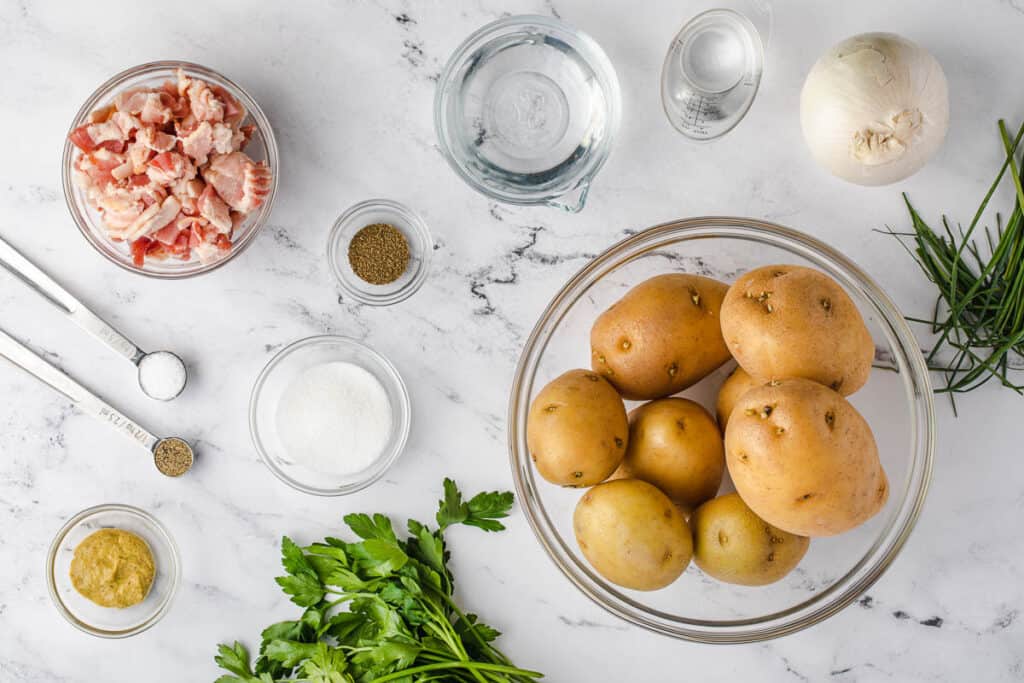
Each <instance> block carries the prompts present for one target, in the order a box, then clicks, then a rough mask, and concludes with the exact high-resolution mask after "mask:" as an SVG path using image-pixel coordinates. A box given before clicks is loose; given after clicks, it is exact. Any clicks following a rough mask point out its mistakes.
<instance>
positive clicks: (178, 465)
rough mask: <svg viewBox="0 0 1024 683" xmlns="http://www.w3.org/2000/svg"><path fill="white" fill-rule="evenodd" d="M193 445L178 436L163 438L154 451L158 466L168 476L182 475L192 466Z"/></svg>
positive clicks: (154, 458)
mask: <svg viewBox="0 0 1024 683" xmlns="http://www.w3.org/2000/svg"><path fill="white" fill-rule="evenodd" d="M193 459H194V455H193V453H192V447H191V446H189V445H188V444H187V443H185V442H184V441H182V440H181V439H179V438H177V437H173V436H172V437H170V438H168V439H162V440H161V441H160V442H159V443H157V445H156V450H154V451H153V460H154V462H156V468H157V469H158V470H160V472H161V473H163V474H166V475H167V476H168V477H180V476H181V475H183V474H185V473H186V472H188V471H189V469H191V468H192V461H193Z"/></svg>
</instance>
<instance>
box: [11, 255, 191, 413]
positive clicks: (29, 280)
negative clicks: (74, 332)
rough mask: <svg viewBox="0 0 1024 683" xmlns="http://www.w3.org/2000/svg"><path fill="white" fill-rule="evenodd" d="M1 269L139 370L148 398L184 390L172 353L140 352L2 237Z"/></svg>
mask: <svg viewBox="0 0 1024 683" xmlns="http://www.w3.org/2000/svg"><path fill="white" fill-rule="evenodd" d="M0 266H3V267H4V268H6V269H7V270H9V271H10V272H11V273H12V274H14V275H16V276H17V277H18V278H19V279H20V280H21V281H22V282H24V283H25V284H27V285H28V286H29V287H31V288H32V289H34V290H36V291H37V292H39V293H40V294H42V295H43V297H45V298H46V300H47V301H49V302H50V303H52V304H53V305H54V306H56V307H57V308H59V309H60V310H62V311H64V313H66V314H67V315H68V317H70V318H71V319H72V320H74V321H75V322H76V323H78V325H79V326H80V327H81V328H82V329H84V330H85V331H86V332H89V333H90V334H92V335H93V336H94V337H96V338H97V339H99V340H100V341H102V342H104V343H105V344H106V345H107V346H109V347H110V348H112V349H114V350H115V351H117V352H118V353H119V354H121V355H122V356H124V357H125V358H127V359H128V360H130V361H131V362H132V363H134V364H135V365H136V367H138V369H139V370H138V372H139V386H140V387H142V391H143V392H144V393H145V394H146V395H147V396H149V397H150V398H154V399H156V400H158V401H170V400H171V399H174V398H177V397H178V395H180V394H181V392H182V391H184V389H185V384H186V383H187V382H188V370H187V369H186V368H185V363H184V362H183V361H182V360H181V358H179V357H178V356H177V355H175V354H173V353H171V352H170V351H154V352H152V353H146V352H145V351H143V350H142V349H140V348H139V347H138V346H136V345H135V344H134V343H133V342H132V341H131V340H130V339H128V337H126V336H124V335H123V334H121V333H120V332H118V331H117V330H115V329H114V328H113V327H112V326H111V325H110V324H109V323H107V322H106V321H105V320H103V318H101V317H99V316H98V315H96V314H95V313H93V312H92V311H90V310H89V309H88V308H86V306H85V304H83V303H82V302H81V301H79V300H78V299H76V298H75V297H74V296H72V295H71V293H70V292H68V291H67V290H66V289H64V288H63V287H61V286H60V285H59V284H57V282H56V281H55V280H54V279H53V278H51V277H50V276H49V275H47V274H46V273H44V272H43V271H42V270H40V269H39V268H38V267H36V266H35V264H33V263H32V262H31V261H29V260H28V259H27V258H25V257H24V256H22V255H21V254H20V253H19V252H18V251H16V250H15V249H14V247H12V246H11V245H10V244H8V243H7V242H5V241H4V240H3V239H2V238H0Z"/></svg>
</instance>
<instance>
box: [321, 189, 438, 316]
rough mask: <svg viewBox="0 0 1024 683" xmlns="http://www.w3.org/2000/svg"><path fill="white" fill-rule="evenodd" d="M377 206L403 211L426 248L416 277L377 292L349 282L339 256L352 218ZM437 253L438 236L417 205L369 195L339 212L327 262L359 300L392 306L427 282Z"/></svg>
mask: <svg viewBox="0 0 1024 683" xmlns="http://www.w3.org/2000/svg"><path fill="white" fill-rule="evenodd" d="M374 208H379V209H382V210H385V211H390V212H393V213H395V214H398V215H400V216H401V217H402V218H404V219H405V220H406V222H408V223H409V225H410V226H411V227H412V229H413V231H414V232H415V233H416V235H417V237H419V239H421V240H422V241H423V244H424V248H423V251H422V253H421V254H420V255H419V256H420V258H419V265H418V267H417V268H416V272H415V274H414V275H413V277H412V278H410V280H409V281H408V282H407V283H405V285H403V286H402V287H400V288H399V289H396V290H395V291H393V292H391V293H389V294H383V295H380V294H373V293H371V292H369V291H364V290H360V289H357V288H356V287H355V286H353V285H352V284H351V283H349V282H348V280H346V279H345V277H344V276H343V275H342V271H341V267H340V266H339V265H338V261H337V259H336V258H335V254H336V252H337V251H338V250H339V249H340V248H341V245H340V241H341V235H342V232H343V231H344V230H345V227H346V226H347V224H348V222H349V221H351V220H352V218H353V217H354V216H356V214H358V213H360V212H362V211H366V210H372V209H374ZM433 254H434V237H433V235H431V234H430V228H428V227H427V223H426V221H424V220H423V218H422V217H421V216H420V215H419V214H418V213H416V212H415V211H414V210H413V209H411V208H409V207H408V206H406V205H405V204H403V203H401V202H399V201H395V200H393V199H383V198H374V199H365V200H363V201H361V202H357V203H356V204H353V205H352V206H350V207H348V208H347V209H345V211H343V212H342V213H341V215H340V216H338V218H337V219H336V220H335V221H334V225H332V226H331V232H330V233H329V234H328V236H327V263H328V265H329V266H330V268H331V273H332V274H333V275H334V279H335V280H337V282H338V285H339V286H340V287H341V289H342V290H343V291H344V292H345V293H346V294H348V295H349V296H351V297H352V298H353V299H355V300H356V301H358V302H359V303H362V304H367V305H369V306H390V305H392V304H397V303H400V302H402V301H405V300H406V299H408V298H409V297H411V296H412V295H413V294H415V293H416V292H418V291H419V289H420V287H422V286H423V283H424V282H426V279H427V274H428V273H429V272H430V261H431V258H432V257H433ZM356 277H358V276H356Z"/></svg>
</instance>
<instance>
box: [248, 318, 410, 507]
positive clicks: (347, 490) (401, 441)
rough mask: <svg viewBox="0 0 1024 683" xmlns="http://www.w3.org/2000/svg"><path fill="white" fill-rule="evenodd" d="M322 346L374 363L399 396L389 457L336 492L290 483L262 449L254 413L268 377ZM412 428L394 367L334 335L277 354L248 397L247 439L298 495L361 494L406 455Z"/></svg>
mask: <svg viewBox="0 0 1024 683" xmlns="http://www.w3.org/2000/svg"><path fill="white" fill-rule="evenodd" d="M321 344H341V345H343V346H348V347H350V348H353V349H355V350H356V351H357V352H359V353H360V354H363V355H364V357H366V358H369V359H370V360H371V361H372V362H373V363H376V364H377V366H378V367H379V368H381V369H382V370H383V371H384V373H385V374H386V375H387V377H388V380H389V381H391V382H392V383H393V386H394V388H395V389H396V391H397V393H398V395H399V405H398V406H393V407H392V409H393V410H394V411H395V418H396V420H395V429H396V430H397V432H398V433H399V438H398V440H397V441H396V442H395V445H394V447H393V448H392V449H391V452H390V453H387V454H386V456H385V457H381V458H380V459H379V460H378V461H377V464H376V466H375V467H373V469H370V470H368V476H367V477H366V478H365V479H361V480H359V481H357V482H353V483H351V484H346V485H344V486H341V487H339V488H330V489H324V488H318V487H315V486H309V485H307V484H303V483H302V482H300V481H297V480H295V479H293V478H292V477H290V476H288V475H287V474H285V473H284V472H283V471H282V470H281V468H280V467H278V465H277V464H276V463H274V461H273V459H272V458H271V456H270V454H269V453H268V452H267V449H266V448H265V447H264V445H263V440H262V439H260V436H259V428H258V426H257V418H256V410H257V405H258V404H259V399H260V394H261V392H262V390H263V386H264V385H265V384H266V381H267V378H268V377H269V376H270V373H271V372H273V370H274V369H276V368H277V367H278V366H279V365H280V364H281V362H282V361H284V359H286V358H287V357H288V356H290V355H292V354H293V353H295V352H296V351H301V350H302V349H305V348H309V347H311V346H318V345H321ZM411 427H412V402H411V400H410V399H409V390H408V388H407V387H406V385H405V380H403V379H402V375H401V374H400V373H399V372H398V369H397V368H396V367H395V365H394V364H393V363H392V362H391V361H390V360H389V359H388V358H386V357H385V356H384V355H383V354H381V353H380V352H379V351H376V350H374V349H372V348H370V347H369V346H367V345H366V344H364V343H363V342H361V341H359V340H357V339H353V338H352V337H344V336H341V335H333V334H321V335H314V336H312V337H305V338H303V339H299V340H296V341H294V342H292V343H290V344H288V345H287V346H285V347H284V348H282V349H281V350H280V351H278V352H277V353H276V354H274V356H273V357H272V358H271V359H270V360H269V361H267V364H266V365H265V366H264V367H263V369H262V370H261V371H260V374H259V375H258V376H257V377H256V382H255V383H254V384H253V387H252V393H251V394H250V396H249V435H250V436H251V438H252V442H253V445H254V446H255V447H256V452H257V453H259V455H260V459H261V460H262V461H263V464H264V465H266V466H267V469H269V470H270V471H271V472H272V473H273V474H274V476H276V477H277V478H278V479H280V480H281V481H283V482H284V483H285V484H288V485H289V486H291V487H292V488H293V489H295V490H296V491H301V492H303V493H307V494H310V495H314V496H326V497H330V496H346V495H349V494H351V493H355V492H357V491H362V490H363V489H365V488H367V487H368V486H370V485H371V484H373V483H375V482H376V481H378V480H379V479H380V478H381V477H383V476H384V474H385V473H386V472H387V471H388V470H389V469H391V467H392V466H393V465H394V464H395V461H396V460H398V458H399V456H400V455H402V453H403V452H404V451H405V446H406V443H407V442H408V440H409V432H410V431H411Z"/></svg>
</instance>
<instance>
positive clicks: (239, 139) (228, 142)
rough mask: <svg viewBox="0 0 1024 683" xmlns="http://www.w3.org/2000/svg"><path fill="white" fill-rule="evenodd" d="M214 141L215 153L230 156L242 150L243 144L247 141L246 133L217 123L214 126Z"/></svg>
mask: <svg viewBox="0 0 1024 683" xmlns="http://www.w3.org/2000/svg"><path fill="white" fill-rule="evenodd" d="M206 125H209V124H206ZM212 140H213V149H214V151H216V152H217V153H218V154H230V153H231V152H237V151H238V150H239V149H241V147H242V143H243V142H244V141H245V133H243V132H242V131H240V130H234V129H233V128H231V126H228V125H226V124H223V123H215V124H213V135H212Z"/></svg>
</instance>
